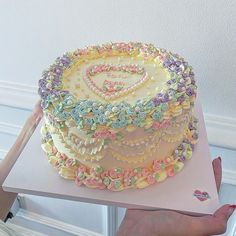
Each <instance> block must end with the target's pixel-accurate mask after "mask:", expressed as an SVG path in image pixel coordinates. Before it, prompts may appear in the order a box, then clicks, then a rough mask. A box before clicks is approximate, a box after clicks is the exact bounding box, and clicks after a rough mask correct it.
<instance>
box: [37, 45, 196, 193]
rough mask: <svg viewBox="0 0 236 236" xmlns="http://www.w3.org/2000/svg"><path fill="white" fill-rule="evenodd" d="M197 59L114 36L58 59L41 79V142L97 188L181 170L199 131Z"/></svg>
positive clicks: (62, 165) (67, 170)
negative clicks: (189, 59)
mask: <svg viewBox="0 0 236 236" xmlns="http://www.w3.org/2000/svg"><path fill="white" fill-rule="evenodd" d="M196 92H197V86H196V83H195V79H194V73H193V70H192V67H191V66H189V64H188V63H187V62H186V61H185V60H184V59H183V58H182V57H181V56H179V55H177V54H174V53H172V52H170V51H167V50H165V49H161V48H157V47H155V46H153V45H152V44H146V43H139V42H130V43H107V44H103V45H96V46H89V47H86V48H83V49H77V50H76V51H74V52H71V53H65V54H64V55H63V56H62V57H59V58H57V59H56V61H55V63H54V64H52V65H51V66H50V67H49V69H48V70H46V71H44V72H43V75H42V78H41V79H40V80H39V95H40V96H41V106H42V110H43V114H44V115H43V119H44V124H43V126H42V128H41V134H42V148H43V150H44V151H45V152H46V154H47V157H48V160H49V162H50V163H51V164H52V165H53V166H54V167H55V168H56V169H57V170H58V172H59V174H60V175H61V176H62V177H63V178H65V179H70V180H74V181H75V183H76V184H77V185H78V186H80V185H85V186H87V187H90V188H99V189H109V190H112V191H121V190H124V189H127V188H145V187H147V186H149V185H152V184H156V183H159V182H162V181H164V180H165V179H166V178H167V177H169V176H174V175H175V174H176V173H178V172H179V171H181V169H182V168H183V166H184V162H185V161H186V160H189V159H190V158H191V156H192V153H193V147H194V144H195V143H196V142H197V139H198V132H197V119H196V118H194V116H193V108H194V103H195V100H196Z"/></svg>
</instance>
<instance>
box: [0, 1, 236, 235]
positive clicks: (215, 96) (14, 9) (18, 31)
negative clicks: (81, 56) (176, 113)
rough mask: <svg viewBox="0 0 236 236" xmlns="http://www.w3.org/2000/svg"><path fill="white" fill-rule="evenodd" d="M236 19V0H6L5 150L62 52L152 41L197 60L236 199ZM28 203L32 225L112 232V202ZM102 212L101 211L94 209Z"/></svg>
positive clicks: (2, 4)
mask: <svg viewBox="0 0 236 236" xmlns="http://www.w3.org/2000/svg"><path fill="white" fill-rule="evenodd" d="M235 25H236V1H234V0H218V1H213V0H209V1H205V0H179V1H175V0H159V1H156V0H148V1H147V0H129V1H126V0H120V1H115V0H100V1H92V0H86V1H79V0H70V1H68V0H40V1H39V0H0V52H1V57H0V104H1V105H0V114H1V116H0V140H1V142H0V158H4V155H5V153H6V152H7V150H8V149H9V147H10V146H11V145H12V143H13V142H14V140H15V138H16V135H17V134H18V132H19V130H20V128H21V126H22V125H23V123H24V122H25V120H26V117H27V116H28V115H29V114H30V110H31V109H32V107H33V105H34V104H35V102H36V101H37V100H38V96H37V81H38V79H39V78H40V76H41V73H42V71H43V70H44V69H46V68H47V67H48V65H49V64H51V63H52V62H53V60H54V59H55V58H56V57H57V56H59V55H61V54H62V53H63V52H65V51H70V50H74V49H76V48H78V47H84V46H86V45H89V44H97V43H103V42H109V41H113V42H116V41H117V42H118V41H143V42H151V43H153V44H155V45H156V46H159V47H163V48H167V49H169V50H172V51H174V52H178V53H179V54H180V55H182V56H184V57H185V58H186V60H187V61H189V63H190V64H191V65H192V66H193V68H194V71H195V74H196V78H197V80H198V86H199V90H198V91H199V98H200V100H201V102H202V105H203V109H204V114H205V118H206V124H207V130H208V136H209V142H210V143H211V144H212V147H211V151H212V155H213V156H216V155H222V158H223V167H224V173H223V174H224V175H223V177H224V178H223V180H224V183H225V184H224V185H223V188H222V193H221V196H222V202H226V201H232V202H233V201H234V203H235V201H236V199H235V198H236V197H235V196H236V187H234V185H232V184H236V172H235V167H236V151H235V150H236V96H235V89H236V80H235V74H236V64H235V61H236V41H235V38H236V27H235ZM216 146H217V147H216ZM21 207H22V209H23V210H26V211H21V216H19V217H18V223H19V225H27V222H29V219H31V221H30V224H28V225H27V226H29V225H31V226H32V225H34V224H33V223H32V219H34V222H36V223H37V221H38V222H41V223H42V221H43V220H45V218H42V217H48V218H49V219H48V218H46V219H47V220H49V221H50V219H55V220H57V221H50V222H51V224H52V225H54V226H55V225H57V226H58V227H59V228H60V227H61V228H63V229H64V230H65V229H67V228H66V227H67V226H68V225H66V224H69V225H70V227H72V226H76V227H77V228H73V227H72V228H73V229H74V231H73V230H72V232H69V231H68V230H67V231H65V232H64V234H63V232H62V231H63V230H61V232H60V233H61V235H68V234H73V232H74V235H76V233H75V232H77V235H86V234H85V231H83V229H84V228H85V229H89V230H90V231H91V232H95V233H94V235H95V234H96V233H98V234H100V235H101V234H105V233H106V234H107V235H109V232H106V231H107V229H106V228H105V226H106V224H107V222H108V218H109V214H111V215H113V216H114V214H115V211H114V209H113V210H112V209H110V210H109V209H108V208H106V207H100V206H96V205H87V204H82V203H81V204H79V203H75V202H68V201H62V200H53V199H46V198H40V197H33V196H27V195H24V196H23V198H21ZM65 209H67V211H65ZM29 212H30V213H32V212H33V213H34V214H36V215H34V214H29ZM62 212H63V214H62ZM85 212H86V214H85ZM107 212H108V213H109V214H107ZM120 212H121V213H120V214H119V218H120V219H121V218H122V210H120ZM95 214H97V216H98V217H97V218H96V219H94V218H91V217H90V216H93V215H95ZM27 216H29V217H28V218H27ZM40 217H41V218H40ZM23 221H24V222H23ZM58 222H59V223H58ZM61 222H64V223H66V224H62V223H61ZM15 223H16V222H15ZM36 223H35V225H34V227H33V229H37V230H42V228H43V227H45V228H44V230H42V232H48V230H49V229H48V228H46V227H48V226H45V225H43V224H42V225H40V227H39V226H37V224H36ZM41 223H40V224H41ZM113 223H114V222H113ZM115 224H116V223H114V225H113V226H114V227H115ZM231 226H232V227H233V220H232V224H231ZM70 227H69V228H70ZM232 227H231V228H230V229H229V231H228V232H231V233H232V230H233V228H232ZM56 228H57V227H56V226H55V228H54V230H58V229H56ZM81 229H82V231H81ZM50 230H53V229H50ZM109 230H112V229H109ZM78 232H79V233H78ZM91 232H90V233H91ZM57 235H59V234H58V232H57ZM110 235H111V234H110ZM228 235H230V233H228Z"/></svg>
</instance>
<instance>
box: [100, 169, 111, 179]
mask: <svg viewBox="0 0 236 236" xmlns="http://www.w3.org/2000/svg"><path fill="white" fill-rule="evenodd" d="M107 176H109V171H108V170H106V171H103V172H102V173H101V178H102V179H104V178H105V177H107Z"/></svg>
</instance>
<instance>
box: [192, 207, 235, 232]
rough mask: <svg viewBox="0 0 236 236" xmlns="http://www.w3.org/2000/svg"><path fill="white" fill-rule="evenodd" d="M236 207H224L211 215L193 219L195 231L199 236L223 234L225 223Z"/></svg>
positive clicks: (225, 227)
mask: <svg viewBox="0 0 236 236" xmlns="http://www.w3.org/2000/svg"><path fill="white" fill-rule="evenodd" d="M235 208H236V205H229V204H228V205H224V206H222V207H221V208H219V209H218V210H217V211H216V212H215V213H214V214H213V215H208V216H203V217H195V218H194V220H193V223H194V226H195V229H196V231H195V232H197V231H198V232H199V233H200V235H218V234H223V233H225V231H226V229H227V221H228V219H229V218H230V216H231V215H232V214H233V212H234V210H235Z"/></svg>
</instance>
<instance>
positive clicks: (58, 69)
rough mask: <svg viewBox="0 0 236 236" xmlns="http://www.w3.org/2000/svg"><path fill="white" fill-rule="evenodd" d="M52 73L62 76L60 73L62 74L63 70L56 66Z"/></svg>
mask: <svg viewBox="0 0 236 236" xmlns="http://www.w3.org/2000/svg"><path fill="white" fill-rule="evenodd" d="M54 72H55V73H56V75H59V76H60V75H62V72H63V69H62V67H61V66H59V65H56V66H55V68H54Z"/></svg>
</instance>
